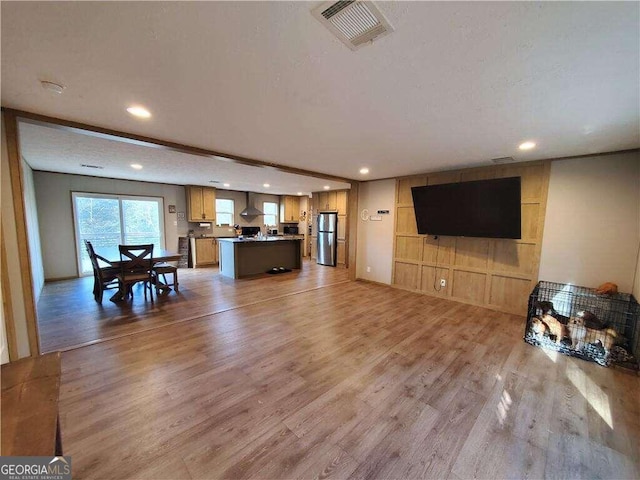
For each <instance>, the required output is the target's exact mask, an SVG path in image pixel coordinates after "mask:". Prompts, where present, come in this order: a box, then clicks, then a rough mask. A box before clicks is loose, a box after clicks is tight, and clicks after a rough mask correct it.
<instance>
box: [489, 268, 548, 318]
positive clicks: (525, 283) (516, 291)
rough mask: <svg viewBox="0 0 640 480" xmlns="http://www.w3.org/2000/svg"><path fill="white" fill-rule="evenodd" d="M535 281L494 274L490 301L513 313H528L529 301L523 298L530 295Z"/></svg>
mask: <svg viewBox="0 0 640 480" xmlns="http://www.w3.org/2000/svg"><path fill="white" fill-rule="evenodd" d="M535 283H536V282H532V281H531V280H527V279H522V278H513V277H507V276H502V275H493V276H492V277H491V287H490V288H491V294H490V298H489V303H490V304H491V305H495V306H496V307H499V308H506V309H507V310H509V311H511V312H513V313H517V314H520V315H526V314H527V303H526V302H523V301H522V300H523V299H526V298H528V297H529V294H530V293H531V290H532V289H533V287H534V286H535ZM523 328H524V326H523Z"/></svg>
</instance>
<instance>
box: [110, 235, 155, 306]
mask: <svg viewBox="0 0 640 480" xmlns="http://www.w3.org/2000/svg"><path fill="white" fill-rule="evenodd" d="M118 249H119V250H120V273H119V274H118V281H119V282H120V296H121V298H122V299H123V300H124V299H125V298H127V297H128V296H131V297H133V290H132V288H131V287H132V286H133V285H134V284H136V283H138V282H142V283H143V289H144V299H145V300H146V299H147V290H149V294H150V295H151V301H153V286H154V283H155V282H154V280H153V244H144V245H118Z"/></svg>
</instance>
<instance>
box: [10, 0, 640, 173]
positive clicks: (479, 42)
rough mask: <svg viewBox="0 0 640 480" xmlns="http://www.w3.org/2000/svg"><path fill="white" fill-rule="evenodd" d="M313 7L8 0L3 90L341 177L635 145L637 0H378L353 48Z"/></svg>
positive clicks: (35, 103)
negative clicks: (367, 29)
mask: <svg viewBox="0 0 640 480" xmlns="http://www.w3.org/2000/svg"><path fill="white" fill-rule="evenodd" d="M316 5H317V3H315V2H273V3H270V2H255V3H254V2H187V3H182V2H163V3H155V2H42V3H35V2H2V5H1V8H2V105H3V106H7V107H12V108H18V109H22V110H26V111H31V112H36V113H41V114H45V115H50V116H54V117H59V118H64V119H69V120H74V121H79V122H84V123H88V124H92V125H96V126H101V127H106V128H111V129H115V130H120V131H126V132H131V133H135V134H140V135H145V136H149V137H155V138H160V139H163V140H167V141H174V142H178V143H182V144H186V145H192V146H197V147H202V148H207V149H212V150H216V151H219V152H224V153H229V154H236V155H241V156H245V157H250V158H255V159H260V160H264V161H269V162H275V163H278V164H282V165H288V166H294V167H298V168H304V169H308V170H313V171H317V172H324V173H328V174H332V175H336V176H341V177H346V178H362V176H361V175H360V174H359V173H358V170H359V169H360V168H361V167H362V166H368V167H369V168H370V170H371V173H370V175H369V176H368V178H384V177H392V176H397V175H406V174H412V173H417V172H425V171H433V170H443V169H447V168H454V167H462V166H471V165H483V164H487V163H488V162H489V160H490V159H492V158H496V157H504V156H513V157H515V158H516V159H517V160H534V159H539V158H553V157H560V156H569V155H581V154H587V153H596V152H603V151H612V150H621V149H628V148H636V147H639V146H640V97H639V92H640V80H639V79H640V4H639V3H638V2H544V3H534V2H495V3H494V2H393V3H388V2H379V4H378V5H379V6H380V9H381V10H382V11H383V12H384V13H385V15H386V16H387V18H388V19H389V21H390V22H391V24H392V25H393V26H394V28H395V32H393V33H392V34H391V35H389V36H387V37H385V38H383V39H380V40H379V41H376V42H374V43H373V44H372V45H368V46H366V47H364V48H362V49H360V50H359V51H356V52H353V51H351V50H349V49H348V48H347V47H346V46H344V45H343V44H342V43H341V42H340V41H339V40H338V39H337V38H334V37H333V36H332V35H331V34H330V33H329V32H328V31H327V30H326V29H325V28H324V27H323V26H322V25H320V23H319V22H318V21H317V20H315V19H314V18H313V17H312V16H311V14H310V10H311V9H312V8H314V7H315V6H316ZM43 79H46V80H51V81H54V82H58V83H61V84H63V85H65V86H66V89H65V91H64V93H63V94H62V95H55V94H53V93H51V92H48V91H45V90H44V89H42V88H41V86H40V83H39V81H40V80H43ZM131 104H142V105H144V106H146V107H147V108H149V109H150V110H151V112H152V113H153V117H152V118H151V119H149V120H144V121H142V120H137V119H134V118H132V117H130V116H129V115H128V114H127V113H126V112H125V108H126V107H127V106H129V105H131ZM34 137H38V138H40V134H39V133H38V134H37V135H36V134H34ZM524 140H533V141H535V142H537V144H538V147H537V148H536V149H534V150H532V151H530V152H527V153H523V152H520V151H519V150H518V149H517V145H518V144H519V143H520V142H522V141H524ZM62 148H64V146H62ZM36 150H37V151H39V152H40V153H39V155H40V154H41V153H42V150H43V149H42V148H41V147H40V148H37V149H36V148H34V151H36ZM159 152H160V150H154V154H155V153H158V154H159ZM159 155H160V156H162V155H163V154H159ZM25 156H26V157H27V159H28V161H30V162H38V161H40V160H38V159H36V158H30V157H31V154H30V153H27V154H26V155H25ZM43 161H45V160H43ZM154 161H156V160H155V157H154ZM191 161H193V160H192V159H189V160H188V159H187V157H184V156H176V157H173V160H172V159H171V158H169V157H166V158H165V157H162V160H157V164H158V165H160V164H162V165H166V166H167V169H168V170H167V171H166V172H165V175H170V177H169V178H174V175H175V173H176V171H182V170H187V169H188V168H186V167H185V168H183V166H184V165H186V164H187V163H188V162H191ZM176 165H179V168H176ZM194 168H195V169H196V170H198V167H194ZM216 168H217V167H216ZM49 169H50V168H49ZM143 171H144V172H145V174H146V172H147V169H145V170H143ZM216 171H217V170H216ZM216 171H213V172H208V171H207V173H206V176H207V177H212V176H213V177H215V176H217V175H216ZM251 172H252V173H251V174H250V175H252V176H253V177H255V176H258V177H259V178H257V180H258V182H257V183H262V175H263V172H264V169H258V170H251ZM253 180H255V179H253ZM164 181H167V180H164ZM171 183H176V182H173V181H172V182H171ZM189 183H191V182H189Z"/></svg>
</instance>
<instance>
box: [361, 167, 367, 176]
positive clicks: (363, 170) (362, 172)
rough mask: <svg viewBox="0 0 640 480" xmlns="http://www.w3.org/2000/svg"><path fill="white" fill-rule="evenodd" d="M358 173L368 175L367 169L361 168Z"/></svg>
mask: <svg viewBox="0 0 640 480" xmlns="http://www.w3.org/2000/svg"><path fill="white" fill-rule="evenodd" d="M360 173H361V174H362V175H366V174H367V173H369V169H368V168H367V167H362V168H361V169H360Z"/></svg>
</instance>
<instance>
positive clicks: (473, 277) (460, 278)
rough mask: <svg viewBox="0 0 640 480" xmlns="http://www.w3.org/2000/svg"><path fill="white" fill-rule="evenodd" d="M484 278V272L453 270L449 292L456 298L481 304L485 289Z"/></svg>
mask: <svg viewBox="0 0 640 480" xmlns="http://www.w3.org/2000/svg"><path fill="white" fill-rule="evenodd" d="M486 280H487V274H486V273H478V272H468V271H466V270H454V271H453V286H452V290H451V294H452V296H453V297H455V298H457V299H462V300H466V301H468V302H471V303H474V304H476V305H482V304H483V303H484V294H485V291H486Z"/></svg>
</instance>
